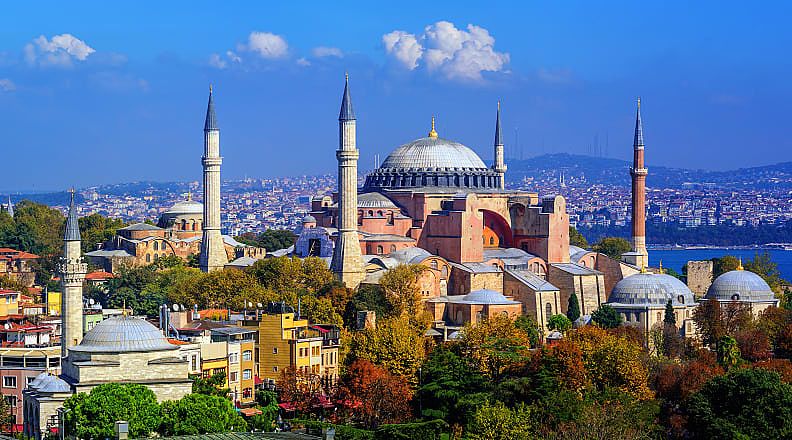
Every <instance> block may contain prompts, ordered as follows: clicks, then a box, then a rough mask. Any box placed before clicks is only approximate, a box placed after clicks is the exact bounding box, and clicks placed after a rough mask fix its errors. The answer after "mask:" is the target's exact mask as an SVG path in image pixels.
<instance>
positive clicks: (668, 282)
mask: <svg viewBox="0 0 792 440" xmlns="http://www.w3.org/2000/svg"><path fill="white" fill-rule="evenodd" d="M668 300H671V304H672V305H673V306H692V305H695V303H696V299H695V297H694V296H693V292H691V291H690V289H689V288H688V287H687V286H686V285H685V283H683V282H682V281H680V280H679V279H677V278H675V277H672V276H671V275H666V274H654V273H637V274H635V275H630V276H628V277H627V278H624V279H623V280H621V281H619V282H618V283H616V286H614V288H613V291H612V292H611V295H610V298H609V299H608V302H609V303H611V305H613V304H614V303H618V304H629V305H640V306H658V305H659V306H663V307H665V305H666V304H667V303H668Z"/></svg>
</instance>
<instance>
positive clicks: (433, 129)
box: [429, 115, 437, 138]
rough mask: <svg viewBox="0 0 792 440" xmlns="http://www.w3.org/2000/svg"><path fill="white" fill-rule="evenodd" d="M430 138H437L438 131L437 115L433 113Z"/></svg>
mask: <svg viewBox="0 0 792 440" xmlns="http://www.w3.org/2000/svg"><path fill="white" fill-rule="evenodd" d="M429 137H430V138H436V137H437V132H436V131H435V117H434V115H432V129H431V130H430V131H429Z"/></svg>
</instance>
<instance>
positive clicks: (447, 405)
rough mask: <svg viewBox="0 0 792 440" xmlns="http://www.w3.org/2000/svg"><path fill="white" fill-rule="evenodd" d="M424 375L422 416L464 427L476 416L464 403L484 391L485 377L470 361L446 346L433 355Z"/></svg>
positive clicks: (437, 349) (421, 400)
mask: <svg viewBox="0 0 792 440" xmlns="http://www.w3.org/2000/svg"><path fill="white" fill-rule="evenodd" d="M421 371H422V374H423V376H422V382H421V384H420V388H419V390H418V396H419V398H420V402H421V406H422V414H421V416H423V417H426V418H437V419H443V420H445V421H447V422H448V423H450V424H452V425H463V424H464V423H465V422H466V421H467V419H468V417H469V416H471V415H472V413H467V412H465V411H464V405H463V404H462V402H461V401H462V399H463V398H464V397H465V396H468V395H471V394H475V393H479V392H482V391H484V387H485V384H486V381H485V380H484V377H483V376H482V375H481V374H480V373H479V372H478V370H477V369H476V368H475V367H473V366H472V365H471V363H470V362H468V360H467V359H465V358H463V357H461V356H459V355H458V354H457V353H455V352H454V351H452V350H450V349H448V348H446V346H440V347H438V348H436V349H435V350H434V351H432V353H431V354H430V355H429V358H428V359H427V360H426V362H425V363H424V365H423V367H422V369H421Z"/></svg>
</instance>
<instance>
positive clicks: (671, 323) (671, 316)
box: [663, 299, 676, 328]
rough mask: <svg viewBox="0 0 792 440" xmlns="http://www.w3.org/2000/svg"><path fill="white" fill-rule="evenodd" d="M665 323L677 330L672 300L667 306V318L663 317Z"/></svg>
mask: <svg viewBox="0 0 792 440" xmlns="http://www.w3.org/2000/svg"><path fill="white" fill-rule="evenodd" d="M663 322H664V323H665V324H666V325H669V326H673V327H674V328H676V314H675V313H674V307H673V306H672V305H671V300H670V299H669V300H668V302H667V303H666V306H665V316H664V317H663Z"/></svg>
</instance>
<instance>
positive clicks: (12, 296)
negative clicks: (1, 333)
mask: <svg viewBox="0 0 792 440" xmlns="http://www.w3.org/2000/svg"><path fill="white" fill-rule="evenodd" d="M18 314H19V292H16V291H14V290H3V289H0V316H8V315H18Z"/></svg>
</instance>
